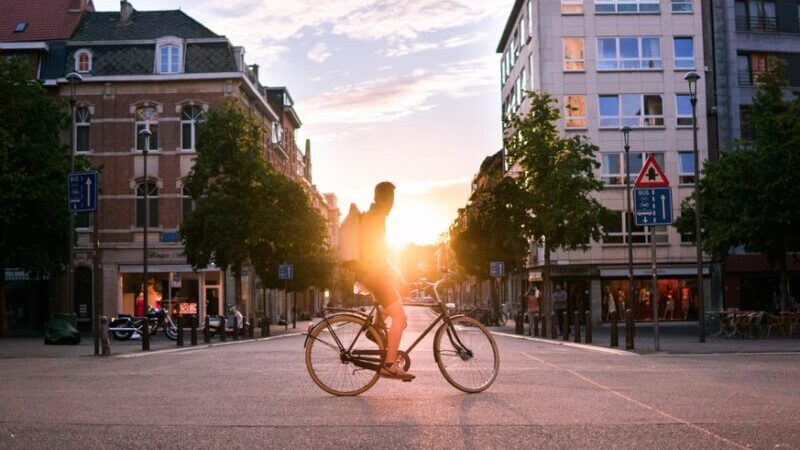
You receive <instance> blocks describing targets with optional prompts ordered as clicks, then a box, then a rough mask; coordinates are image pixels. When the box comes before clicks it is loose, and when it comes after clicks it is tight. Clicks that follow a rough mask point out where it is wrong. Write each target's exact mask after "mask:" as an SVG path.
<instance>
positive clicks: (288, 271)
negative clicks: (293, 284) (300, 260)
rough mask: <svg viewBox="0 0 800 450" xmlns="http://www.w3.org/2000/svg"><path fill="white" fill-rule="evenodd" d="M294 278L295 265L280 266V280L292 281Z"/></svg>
mask: <svg viewBox="0 0 800 450" xmlns="http://www.w3.org/2000/svg"><path fill="white" fill-rule="evenodd" d="M293 278H294V265H292V264H281V265H280V266H278V279H280V280H291V279H293Z"/></svg>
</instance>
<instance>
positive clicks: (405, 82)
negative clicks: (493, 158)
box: [94, 0, 513, 246]
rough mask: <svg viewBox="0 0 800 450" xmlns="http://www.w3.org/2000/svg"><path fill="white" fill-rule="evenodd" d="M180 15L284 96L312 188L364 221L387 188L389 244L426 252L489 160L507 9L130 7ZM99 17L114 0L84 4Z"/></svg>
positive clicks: (278, 2) (386, 3)
mask: <svg viewBox="0 0 800 450" xmlns="http://www.w3.org/2000/svg"><path fill="white" fill-rule="evenodd" d="M131 3H132V4H133V6H134V8H136V9H137V10H157V9H161V10H163V9H177V8H180V9H182V10H183V11H184V12H186V13H187V14H189V15H190V16H192V17H193V18H195V19H196V20H198V21H200V22H201V23H203V24H204V25H206V26H207V27H208V28H210V29H211V30H212V31H214V32H215V33H217V34H221V35H224V36H226V37H228V38H229V39H230V40H231V42H232V43H233V45H241V46H243V47H244V48H245V60H246V61H247V63H248V64H253V63H255V64H258V65H259V66H260V69H259V75H260V81H261V83H262V84H264V85H265V86H286V87H287V88H288V89H289V92H290V93H291V94H292V97H293V98H294V100H295V109H296V111H297V113H298V115H299V116H300V119H301V120H302V122H303V126H302V128H301V129H300V130H299V131H298V134H297V138H298V145H300V147H301V148H303V143H304V142H305V139H310V140H311V154H312V168H313V174H312V175H313V181H314V183H315V184H316V185H317V187H318V189H319V190H320V191H322V192H333V193H335V194H336V195H337V197H338V198H339V208H340V209H341V210H342V214H343V216H344V215H345V214H347V211H348V209H349V205H350V203H351V202H354V203H356V205H357V206H358V207H359V208H360V209H362V210H365V209H367V208H368V207H369V205H370V202H371V199H372V192H373V187H374V186H375V184H377V183H378V182H380V181H391V182H393V183H394V184H395V185H396V186H397V191H396V199H395V208H394V210H393V211H392V213H391V215H390V216H389V219H388V221H387V239H388V241H389V243H390V244H391V245H393V246H400V245H402V244H405V243H411V242H413V243H417V244H430V243H434V242H435V241H436V240H437V238H438V237H439V235H440V234H441V233H443V232H445V231H447V228H448V226H449V225H450V223H451V222H452V221H453V220H454V219H455V217H456V214H457V210H458V208H460V207H463V206H464V205H465V204H466V201H467V198H468V197H469V190H470V182H471V180H472V177H473V176H474V174H475V173H476V172H477V170H478V168H479V166H480V163H481V161H482V160H483V158H485V157H486V156H488V155H491V154H493V153H495V152H497V151H498V150H499V149H500V147H501V145H502V143H501V136H500V70H499V67H500V66H499V56H498V55H496V54H495V48H496V47H497V42H498V41H499V39H500V35H501V33H502V31H503V26H504V25H505V21H506V18H507V17H508V14H509V13H510V11H511V7H512V5H513V0H224V1H223V0H216V1H211V0H131ZM94 4H95V9H96V10H98V11H115V10H119V1H118V0H94Z"/></svg>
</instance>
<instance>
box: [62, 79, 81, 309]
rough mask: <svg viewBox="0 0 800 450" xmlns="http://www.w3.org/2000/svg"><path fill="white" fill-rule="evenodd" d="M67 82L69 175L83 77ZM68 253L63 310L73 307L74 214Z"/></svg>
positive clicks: (73, 155) (71, 216)
mask: <svg viewBox="0 0 800 450" xmlns="http://www.w3.org/2000/svg"><path fill="white" fill-rule="evenodd" d="M66 78H67V82H68V83H69V112H70V123H71V128H70V131H69V133H70V134H69V137H70V146H69V173H72V172H74V171H75V150H76V147H77V133H75V105H76V104H77V100H76V99H75V91H76V89H77V84H78V83H80V82H81V81H83V77H82V76H80V74H78V73H75V72H70V73H68V74H67V77H66ZM67 206H68V207H69V195H67ZM67 245H69V251H68V252H67V258H68V260H67V261H68V264H67V278H68V279H67V291H68V292H67V299H68V300H67V301H68V303H69V304H68V305H62V306H64V307H65V308H73V307H74V305H75V261H74V259H75V255H74V252H75V249H74V247H75V214H74V213H72V212H70V213H69V238H68V239H67Z"/></svg>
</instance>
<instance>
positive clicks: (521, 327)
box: [514, 312, 525, 335]
mask: <svg viewBox="0 0 800 450" xmlns="http://www.w3.org/2000/svg"><path fill="white" fill-rule="evenodd" d="M514 332H515V333H516V334H520V335H522V334H525V316H524V315H523V314H522V312H518V313H517V316H516V319H515V320H514Z"/></svg>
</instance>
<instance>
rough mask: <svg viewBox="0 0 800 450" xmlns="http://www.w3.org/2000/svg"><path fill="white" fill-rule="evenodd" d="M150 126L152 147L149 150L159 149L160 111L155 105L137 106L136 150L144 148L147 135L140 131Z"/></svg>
mask: <svg viewBox="0 0 800 450" xmlns="http://www.w3.org/2000/svg"><path fill="white" fill-rule="evenodd" d="M145 128H149V129H150V132H151V133H152V135H151V136H150V147H149V148H148V150H157V149H158V111H157V110H156V108H155V107H154V106H140V107H138V108H136V150H144V142H145V137H144V136H142V135H141V134H139V132H140V131H142V130H144V129H145Z"/></svg>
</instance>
